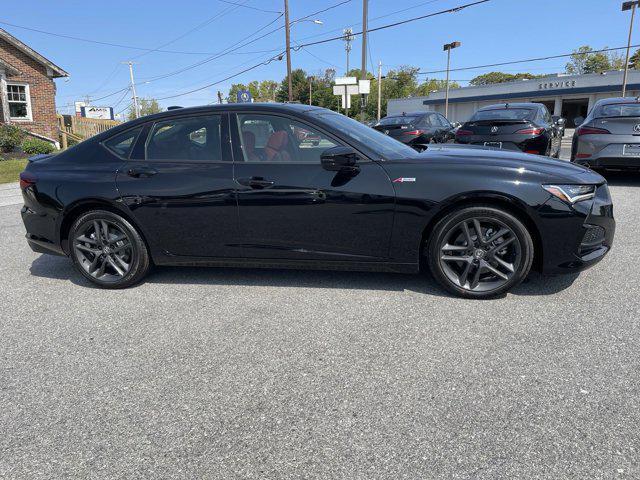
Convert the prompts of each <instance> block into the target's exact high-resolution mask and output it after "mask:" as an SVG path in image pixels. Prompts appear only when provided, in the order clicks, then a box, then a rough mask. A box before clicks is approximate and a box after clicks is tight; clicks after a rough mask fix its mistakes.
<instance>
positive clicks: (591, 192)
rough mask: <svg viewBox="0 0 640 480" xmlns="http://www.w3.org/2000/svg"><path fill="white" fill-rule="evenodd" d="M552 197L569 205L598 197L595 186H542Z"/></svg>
mask: <svg viewBox="0 0 640 480" xmlns="http://www.w3.org/2000/svg"><path fill="white" fill-rule="evenodd" d="M542 188H544V189H545V190H546V191H547V192H549V193H550V194H551V195H553V196H555V197H558V198H559V199H560V200H562V201H564V202H568V203H572V204H573V203H576V202H582V201H583V200H589V199H591V198H593V197H594V196H595V195H596V186H595V185H542Z"/></svg>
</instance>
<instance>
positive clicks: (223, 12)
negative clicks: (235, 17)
mask: <svg viewBox="0 0 640 480" xmlns="http://www.w3.org/2000/svg"><path fill="white" fill-rule="evenodd" d="M248 1H249V0H245V2H244V3H247V2H248ZM234 5H236V6H234V7H227V8H225V9H224V10H221V11H219V12H217V13H216V14H215V15H213V16H212V17H210V18H208V19H207V20H205V21H204V22H202V23H199V24H198V25H196V26H195V27H193V28H191V29H190V30H187V31H186V32H184V33H183V34H181V35H178V36H177V37H175V38H174V39H172V40H169V41H168V42H165V43H163V44H162V45H160V46H158V47H156V48H154V49H153V50H149V51H148V52H143V53H141V54H140V55H137V56H135V57H133V58H134V59H136V58H140V57H143V56H145V55H148V54H150V53H153V52H157V51H159V50H160V49H161V48H163V47H166V46H167V45H171V44H172V43H175V42H177V41H178V40H181V39H183V38H184V37H186V36H187V35H190V34H191V33H193V32H195V31H196V30H200V29H201V28H203V27H206V26H207V25H209V24H211V23H213V22H214V21H215V20H218V19H219V18H222V17H224V16H225V15H227V14H229V13H231V12H233V11H234V10H237V9H238V8H240V7H241V6H243V4H240V3H234Z"/></svg>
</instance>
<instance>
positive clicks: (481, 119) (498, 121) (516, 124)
mask: <svg viewBox="0 0 640 480" xmlns="http://www.w3.org/2000/svg"><path fill="white" fill-rule="evenodd" d="M563 128H564V121H562V122H560V119H558V120H557V121H553V119H552V118H551V115H550V114H549V110H547V107H545V106H544V105H543V104H541V103H501V104H498V105H489V106H487V107H483V108H481V109H479V110H478V111H477V112H476V113H474V114H473V116H472V117H471V119H470V120H469V121H468V122H466V123H464V124H463V125H462V126H461V127H460V128H459V129H458V130H457V132H456V143H462V144H467V145H483V146H485V147H495V148H502V149H504V150H519V151H523V152H525V153H531V154H535V155H546V156H549V157H555V158H559V156H560V149H561V148H562V129H563Z"/></svg>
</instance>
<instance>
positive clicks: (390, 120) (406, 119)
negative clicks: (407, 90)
mask: <svg viewBox="0 0 640 480" xmlns="http://www.w3.org/2000/svg"><path fill="white" fill-rule="evenodd" d="M419 118H420V117H416V116H408V115H401V116H398V117H385V118H381V119H380V121H379V122H378V125H391V126H393V125H407V124H409V123H415V122H417V121H418V119H419Z"/></svg>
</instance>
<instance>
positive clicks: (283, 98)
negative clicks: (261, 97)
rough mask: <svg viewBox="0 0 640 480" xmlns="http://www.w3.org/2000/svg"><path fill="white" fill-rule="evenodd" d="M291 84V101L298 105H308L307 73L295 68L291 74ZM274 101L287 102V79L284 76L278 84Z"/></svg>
mask: <svg viewBox="0 0 640 480" xmlns="http://www.w3.org/2000/svg"><path fill="white" fill-rule="evenodd" d="M291 83H292V85H293V101H295V102H300V103H309V82H308V80H307V73H306V72H305V71H304V70H302V69H301V68H297V69H295V70H293V71H292V72H291ZM276 101H278V102H288V101H289V77H288V76H286V77H284V79H283V80H282V82H281V83H280V87H278V90H277V91H276Z"/></svg>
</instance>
